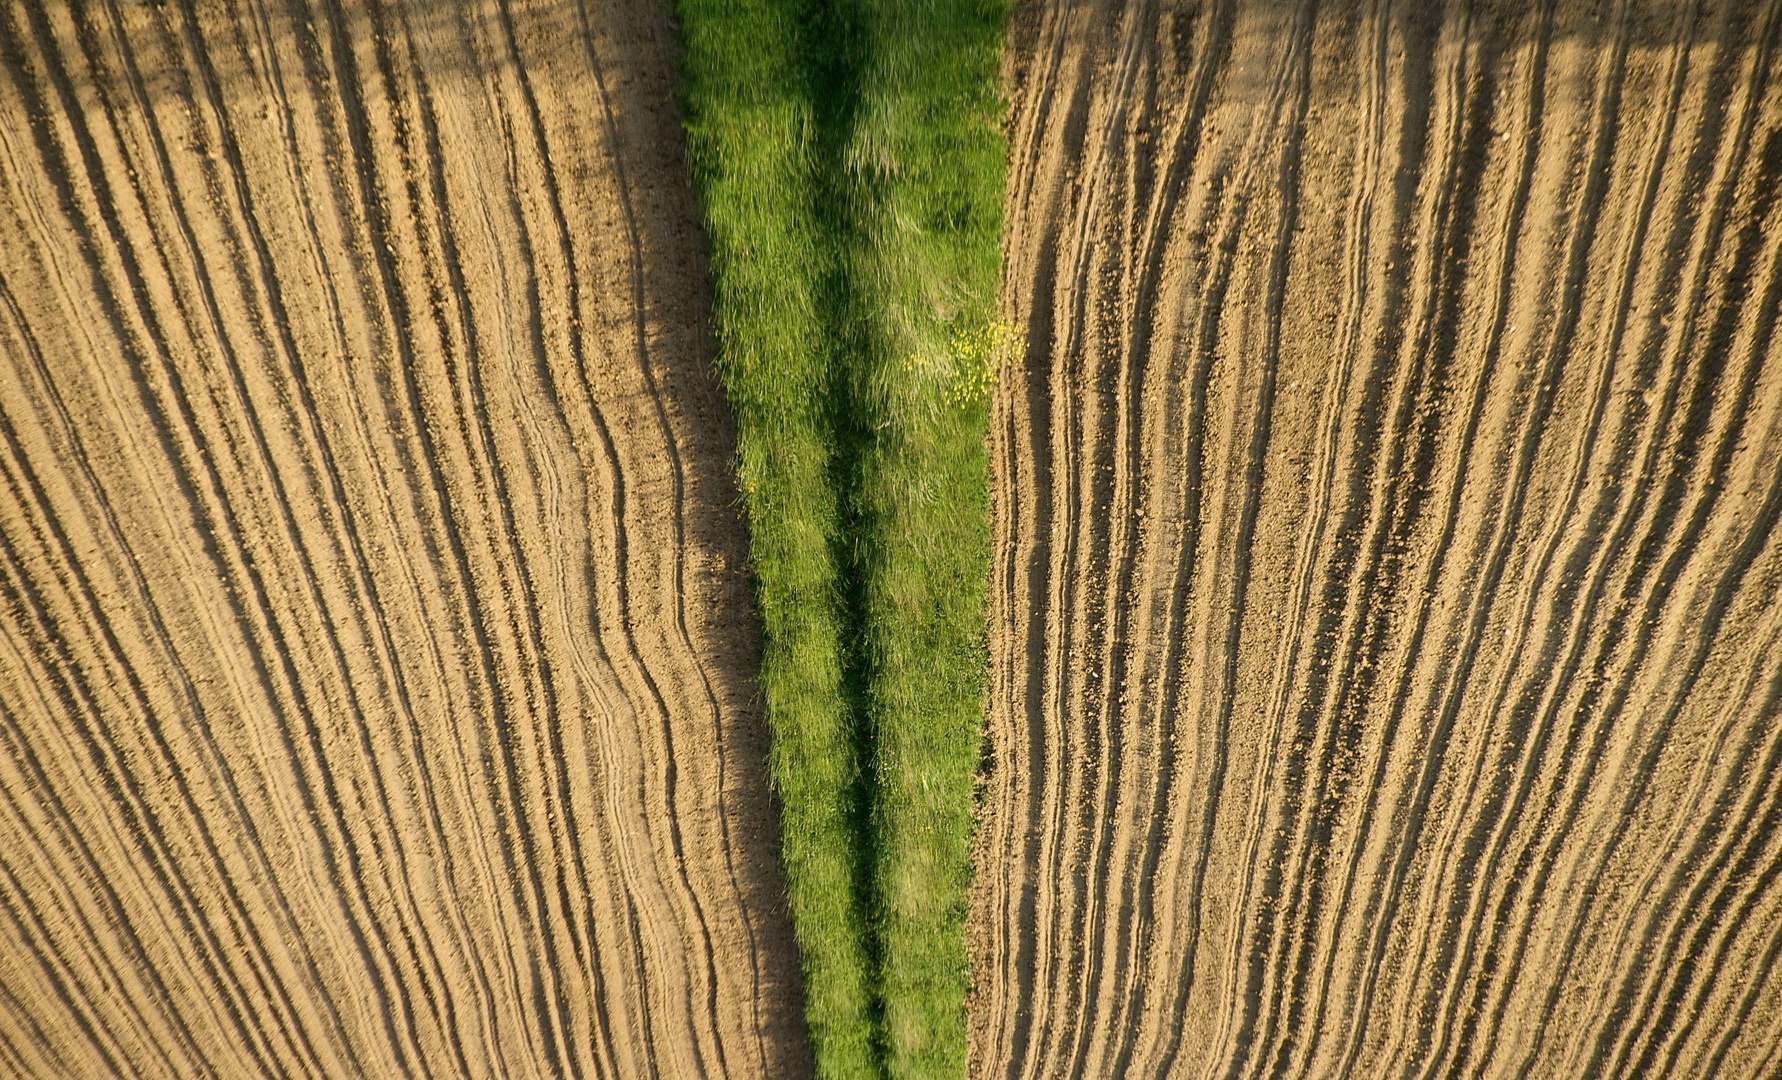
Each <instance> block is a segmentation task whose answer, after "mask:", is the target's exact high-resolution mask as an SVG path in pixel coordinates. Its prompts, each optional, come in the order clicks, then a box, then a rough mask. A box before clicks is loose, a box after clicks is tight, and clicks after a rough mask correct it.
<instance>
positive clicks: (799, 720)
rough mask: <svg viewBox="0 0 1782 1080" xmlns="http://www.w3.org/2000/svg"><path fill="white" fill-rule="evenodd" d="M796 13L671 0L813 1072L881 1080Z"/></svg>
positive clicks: (827, 257)
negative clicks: (729, 415) (708, 253)
mask: <svg viewBox="0 0 1782 1080" xmlns="http://www.w3.org/2000/svg"><path fill="white" fill-rule="evenodd" d="M806 7H807V5H805V4H802V3H797V2H786V0H682V3H681V5H680V14H681V23H682V34H683V40H684V43H685V49H686V52H685V59H684V65H685V82H684V91H683V92H684V107H685V110H686V125H687V133H688V140H687V141H688V156H689V161H690V164H691V167H692V170H693V175H694V178H695V181H696V184H697V188H698V191H699V195H700V200H701V203H702V206H703V209H704V213H705V221H706V227H707V230H708V231H709V233H710V237H711V244H712V273H713V282H714V291H713V316H714V321H715V324H716V329H717V334H718V346H719V355H718V364H719V370H720V373H721V375H722V376H723V379H724V384H725V387H726V390H727V391H728V394H729V398H730V403H731V409H732V411H733V413H734V415H735V419H736V430H737V471H738V476H739V479H740V480H741V484H742V488H743V497H744V500H745V504H746V509H747V515H748V522H749V542H750V560H751V563H752V566H753V570H754V577H755V598H756V604H757V606H758V607H759V609H760V613H761V620H762V636H763V655H762V670H761V686H762V693H763V695H764V697H765V698H766V704H767V712H768V718H769V722H770V724H771V726H772V731H773V743H772V747H773V748H772V762H771V767H772V773H773V781H774V786H775V790H776V792H777V794H778V796H779V799H780V805H781V810H780V814H781V863H782V866H783V867H784V870H785V875H786V884H787V891H788V896H789V902H790V905H791V909H792V917H793V928H794V932H795V934H796V936H797V940H798V947H799V952H800V956H801V964H802V968H803V973H804V983H805V1015H806V1017H807V1019H808V1021H809V1026H810V1033H811V1047H812V1051H813V1053H814V1055H815V1057H816V1063H817V1070H818V1074H819V1075H820V1076H822V1077H825V1078H833V1080H855V1078H859V1080H866V1078H869V1077H875V1076H877V1075H879V1069H878V1066H877V1063H876V1060H875V1058H876V1054H875V1041H876V1040H875V1038H874V1010H873V1002H872V986H871V978H870V973H869V970H868V965H867V948H866V947H867V934H866V926H865V921H864V918H863V912H862V911H861V906H860V900H859V883H860V881H861V879H862V877H863V876H864V867H862V866H861V859H862V851H861V838H860V833H859V827H858V819H859V816H860V814H859V807H858V806H857V802H858V786H859V780H860V776H859V772H860V768H859V764H858V753H857V748H856V746H855V741H856V738H857V733H856V730H855V724H854V722H853V719H852V713H853V711H854V710H853V708H852V707H851V705H850V702H849V695H848V693H847V692H846V687H845V686H844V682H843V676H844V669H843V662H844V648H843V645H844V642H845V641H846V640H847V633H848V632H847V623H848V621H849V620H848V619H847V618H846V612H845V610H844V604H843V596H842V583H841V578H840V574H839V573H838V566H837V559H838V551H839V550H841V549H840V543H841V537H840V509H841V508H840V505H839V500H838V496H837V493H836V489H835V486H834V483H833V479H832V471H833V469H834V468H835V467H836V454H837V450H838V445H837V437H836V434H835V405H836V387H835V386H834V384H833V380H832V379H831V376H830V358H831V354H832V348H831V344H830V341H829V336H828V334H827V332H826V328H825V326H824V325H823V322H822V321H821V320H820V319H819V317H818V300H819V295H820V293H821V292H822V290H823V289H824V288H825V287H826V286H825V281H826V280H827V279H828V278H829V277H831V276H832V275H833V269H834V251H833V245H832V244H831V243H829V242H827V241H826V240H824V239H823V234H822V233H820V231H819V229H818V227H817V224H816V222H815V219H814V218H813V216H812V215H813V212H814V209H815V204H816V191H815V188H814V186H813V185H814V184H815V182H816V181H815V173H814V172H813V162H812V161H811V148H812V145H813V140H814V137H815V133H816V129H815V121H814V115H813V108H812V101H811V91H810V84H809V80H808V76H807V73H806V70H805V65H804V64H803V63H802V60H801V57H800V55H799V51H798V50H799V34H800V26H801V24H802V23H803V22H804V21H805V19H806V18H807V16H808V12H807V10H806Z"/></svg>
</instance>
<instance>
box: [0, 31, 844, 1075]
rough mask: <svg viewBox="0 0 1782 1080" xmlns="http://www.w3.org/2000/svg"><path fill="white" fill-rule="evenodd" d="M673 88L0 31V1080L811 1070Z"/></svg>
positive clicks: (662, 78)
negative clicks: (8, 1079)
mask: <svg viewBox="0 0 1782 1080" xmlns="http://www.w3.org/2000/svg"><path fill="white" fill-rule="evenodd" d="M673 42H674V34H673V28H672V26H671V25H670V24H669V22H668V19H667V16H666V14H665V9H664V7H663V6H662V5H660V4H657V3H655V2H653V0H613V2H610V3H600V4H586V5H579V4H577V3H574V2H572V0H478V2H474V3H457V2H452V3H446V2H443V0H409V2H391V3H378V2H367V3H357V2H349V3H341V2H337V0H317V2H316V3H314V4H306V3H305V2H303V0H291V2H288V3H287V2H276V3H263V2H259V0H246V2H240V3H233V2H225V0H164V2H163V0H154V2H148V3H139V2H134V0H131V2H117V0H66V2H63V0H56V2H50V3H42V2H40V0H5V2H4V3H0V605H3V612H4V613H3V615H0V744H3V746H4V749H0V1075H8V1076H20V1077H27V1076H28V1077H34V1078H36V1077H64V1076H65V1077H97V1076H112V1075H118V1076H125V1075H128V1076H139V1077H163V1076H164V1077H176V1076H177V1077H203V1076H213V1077H224V1078H233V1077H246V1076H262V1075H264V1076H282V1077H329V1078H335V1077H349V1076H374V1077H392V1076H415V1077H419V1076H432V1077H451V1076H463V1077H472V1076H475V1077H484V1076H489V1077H511V1078H514V1080H519V1078H530V1077H538V1076H572V1077H595V1076H604V1077H622V1076H625V1077H628V1076H674V1077H691V1076H724V1075H736V1076H773V1077H784V1076H799V1075H804V1074H808V1071H809V1068H810V1066H809V1059H808V1056H807V1052H806V1049H805V1036H804V1030H803V1021H802V1019H801V1017H800V1001H799V991H798V985H797V981H796V980H797V959H796V954H795V952H794V950H793V946H792V941H791V935H790V931H789V926H788V923H787V920H786V916H785V913H784V911H783V909H782V906H781V885H780V883H779V882H778V880H777V870H776V867H775V861H774V858H775V855H774V842H775V841H774V837H775V833H776V825H775V819H774V816H773V812H772V808H771V806H770V803H769V801H768V791H767V784H766V775H765V764H764V760H765V737H766V736H765V729H764V725H763V722H762V718H761V716H760V715H759V712H758V709H757V706H756V704H755V702H754V689H753V684H752V677H753V671H754V668H755V663H756V650H757V642H756V637H755V630H754V624H753V617H752V615H751V613H750V611H749V607H748V598H747V594H746V591H745V586H744V573H743V567H744V556H745V552H744V548H743V537H742V533H741V530H740V526H739V523H738V521H737V519H736V517H735V512H734V508H735V506H736V495H735V492H734V491H733V489H732V487H731V484H732V481H731V479H730V472H729V456H730V453H731V445H730V432H729V428H728V423H729V420H728V417H727V414H726V412H725V410H724V408H723V404H722V398H721V396H720V394H719V392H718V390H717V389H716V387H715V386H714V384H713V381H712V378H711V375H710V370H709V365H710V352H709V342H708V327H707V324H706V318H707V311H708V309H709V301H708V297H707V293H706V284H705V264H704V253H703V251H704V249H703V243H704V242H703V239H702V237H701V236H700V234H699V232H698V230H697V226H696V223H697V217H696V210H695V206H694V204H693V201H692V197H691V193H690V191H689V187H688V182H687V179H686V170H685V167H684V165H683V163H682V162H681V160H680V157H679V152H680V151H679V147H680V142H681V138H680V128H679V121H678V118H677V116H676V113H675V111H674V108H673V92H674V80H675V70H674V55H673Z"/></svg>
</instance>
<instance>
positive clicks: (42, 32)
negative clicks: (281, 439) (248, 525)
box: [27, 11, 394, 1025]
mask: <svg viewBox="0 0 1782 1080" xmlns="http://www.w3.org/2000/svg"><path fill="white" fill-rule="evenodd" d="M27 16H28V17H30V18H32V25H33V27H34V29H35V31H36V32H37V34H38V39H39V40H40V41H49V40H51V37H50V31H49V30H48V28H47V27H46V26H45V24H44V17H43V15H42V13H41V12H39V11H27ZM46 55H48V56H50V57H51V59H52V61H53V50H52V51H50V52H48V53H46ZM49 77H50V78H51V80H52V82H54V83H55V84H56V92H57V93H58V95H59V97H60V99H61V100H62V101H63V102H68V101H70V100H71V95H72V85H71V80H70V77H69V75H68V74H67V73H66V72H65V71H61V70H60V69H58V68H56V67H55V66H54V64H53V63H52V64H51V66H50V70H49ZM72 127H73V130H72V136H73V138H74V139H75V141H76V149H77V152H78V153H79V154H80V156H81V160H82V162H83V171H84V175H85V176H86V177H87V178H88V179H89V180H90V181H92V182H93V187H92V189H91V190H92V191H93V194H94V195H95V200H96V204H97V209H98V212H99V214H100V215H101V216H102V218H103V219H104V221H105V223H106V224H105V226H104V230H105V231H106V232H108V233H109V234H110V235H111V236H113V237H118V236H120V235H121V225H120V219H119V217H118V212H117V206H116V204H115V203H113V202H112V201H111V199H110V196H109V192H110V188H109V185H107V184H106V182H105V180H104V177H103V172H102V166H101V165H100V164H99V162H98V159H97V154H98V151H97V148H96V144H95V143H94V141H93V136H92V133H91V132H90V131H88V130H86V129H85V128H83V127H82V126H81V125H80V124H79V123H75V124H73V125H72ZM68 190H69V189H68V188H66V187H65V188H64V191H68ZM66 198H67V199H68V202H67V204H66V205H68V206H69V207H70V208H71V209H72V206H73V196H72V195H68V196H66ZM76 213H77V214H78V211H76ZM75 220H77V221H78V220H79V218H78V217H77V218H76V219H75ZM118 254H119V256H120V258H119V263H120V272H121V273H123V274H124V275H125V277H126V280H127V283H128V284H129V286H130V288H129V292H130V293H131V294H132V295H134V296H135V297H136V298H137V299H138V303H137V305H136V306H135V311H136V313H137V315H138V316H139V317H140V322H139V326H140V327H141V332H142V333H143V334H144V335H145V336H146V337H147V339H148V342H149V349H148V350H147V351H145V352H144V353H142V354H138V357H137V359H138V362H139V363H141V364H145V365H146V364H151V363H152V361H150V360H149V357H150V356H152V355H157V354H158V355H159V356H160V357H161V358H162V360H163V361H165V359H166V358H167V357H168V355H169V353H168V344H167V341H168V338H167V336H166V330H165V328H164V327H163V326H162V324H161V323H160V322H159V321H158V320H157V319H156V317H155V316H154V315H153V314H152V312H150V311H149V310H148V309H147V308H146V307H145V306H143V302H142V298H143V297H145V295H146V289H145V287H144V283H143V278H142V274H143V272H144V271H143V268H142V265H141V264H140V263H138V262H137V261H136V260H135V259H134V258H133V257H132V255H131V253H130V251H129V250H128V249H127V246H126V247H123V248H120V249H119V250H118ZM103 273H104V271H102V270H99V269H98V268H97V266H95V281H96V282H97V281H99V280H101V279H100V278H99V277H98V275H100V274H103ZM101 295H105V294H104V293H102V294H101ZM114 310H115V308H114ZM119 325H120V326H121V325H122V324H121V323H119ZM136 371H137V378H138V379H139V380H142V381H140V382H139V384H138V387H137V390H138V393H139V394H140V395H152V394H155V393H156V392H157V391H156V390H155V389H153V388H152V387H151V386H150V385H149V384H148V381H147V380H148V379H150V378H152V377H153V375H152V374H149V373H158V374H160V375H161V376H163V377H166V378H168V379H169V380H170V382H171V386H172V388H173V403H174V405H175V409H174V412H175V413H176V414H177V415H178V421H177V423H178V424H179V427H178V428H177V429H176V428H175V427H174V426H172V425H173V422H174V421H173V418H172V417H169V416H168V414H167V413H166V412H164V411H163V410H162V408H161V406H160V405H159V403H158V402H157V401H155V400H154V399H153V398H148V397H144V398H143V405H144V407H145V408H146V409H147V410H148V412H149V414H150V416H151V417H153V418H155V422H156V424H157V426H158V428H159V438H160V439H161V440H162V442H163V445H166V446H170V447H171V446H173V445H176V440H177V439H178V435H177V433H176V432H177V431H183V432H184V433H185V434H186V435H187V436H188V437H196V441H195V442H188V443H187V445H188V446H192V447H193V449H192V450H190V451H186V452H184V456H186V457H187V458H188V459H196V460H206V461H208V450H207V448H206V446H205V443H204V441H203V440H202V437H201V436H197V435H196V430H195V427H194V424H195V420H194V418H193V416H192V413H191V410H190V407H189V404H188V402H187V401H186V399H185V398H184V397H183V395H181V394H180V392H179V389H178V387H179V385H180V384H179V381H178V378H177V376H176V375H174V374H172V373H171V372H169V371H168V370H167V369H166V368H165V366H161V367H160V368H159V370H158V372H157V369H156V368H153V367H138V368H137V369H136ZM175 453H176V454H178V453H180V452H178V451H176V452H175ZM219 490H220V480H219V478H218V476H217V474H216V472H215V471H214V469H211V470H210V471H209V475H208V476H207V477H206V482H205V483H203V484H195V485H192V486H189V487H188V488H187V490H186V494H187V498H188V505H189V506H191V507H192V510H193V512H194V514H195V518H194V520H195V521H196V522H197V523H198V527H199V529H200V530H201V532H203V533H204V534H205V535H208V536H212V537H215V536H216V535H217V530H216V527H215V525H214V524H211V522H213V521H215V520H217V517H216V516H215V514H216V512H215V511H214V510H212V509H211V508H208V507H204V506H203V505H201V504H202V502H203V501H204V495H205V494H206V493H209V494H211V495H212V496H213V497H214V496H215V495H216V494H217V493H218V492H219ZM221 516H222V520H224V522H225V530H224V531H225V533H226V534H227V535H230V536H232V537H233V538H235V540H236V547H235V550H236V551H237V552H240V551H242V550H243V548H242V547H241V546H240V535H241V534H240V530H239V527H238V526H236V525H234V523H233V521H232V518H231V516H230V515H229V514H228V513H227V512H226V511H224V512H223V513H222V515H221ZM211 558H212V561H213V563H214V564H215V565H217V566H218V568H219V570H220V572H221V576H222V577H223V578H224V580H229V579H230V578H232V577H234V578H235V580H240V577H236V575H238V574H239V575H241V576H243V577H246V578H247V579H248V581H247V582H246V585H247V588H248V590H249V591H250V592H251V593H253V596H254V606H255V608H257V610H258V612H259V614H260V616H261V617H262V618H264V617H265V616H266V613H267V611H268V608H267V606H266V599H265V593H264V582H263V580H262V579H260V578H259V576H258V575H257V574H256V573H254V572H253V570H252V568H251V567H248V568H247V569H246V573H245V574H243V573H242V571H241V569H239V567H240V565H241V564H240V563H239V562H238V563H237V564H236V566H237V569H234V570H230V569H224V566H225V564H224V563H223V561H222V559H223V556H222V554H221V553H219V552H215V551H214V550H213V552H212V555H211ZM230 606H231V611H230V613H229V614H227V615H225V616H224V618H225V619H227V620H229V621H233V622H235V623H236V625H238V626H240V627H241V628H242V632H243V635H244V637H245V638H246V639H247V640H248V641H253V640H254V638H255V637H256V636H257V627H256V621H255V620H254V619H253V618H252V617H251V616H250V615H249V613H248V612H247V611H246V610H244V609H243V608H242V607H241V606H240V605H239V603H238V602H236V603H232V604H231V605H230ZM263 628H264V624H263V623H262V624H260V626H259V628H258V629H263ZM273 633H274V636H275V637H276V631H273ZM250 647H252V646H250ZM270 655H274V656H276V655H281V654H279V653H278V650H277V646H276V644H275V645H274V646H273V647H272V649H271V652H270ZM254 663H255V668H256V678H257V679H258V681H259V682H260V684H261V686H262V687H263V688H264V689H265V690H266V691H267V693H268V694H269V696H270V697H271V698H272V699H273V700H277V699H278V698H279V696H280V695H279V691H278V689H277V684H278V683H279V682H282V683H283V685H284V686H285V687H286V688H287V689H290V690H293V691H294V692H296V694H297V697H296V698H295V700H294V701H293V705H294V707H295V709H296V710H297V714H298V715H299V716H300V717H304V716H306V713H305V706H304V705H303V703H302V695H301V691H300V690H297V689H296V683H295V678H294V673H293V672H292V671H291V669H290V667H289V665H288V663H287V664H285V665H282V667H281V666H280V665H278V664H277V662H276V661H275V662H274V664H273V666H272V667H269V666H267V663H266V661H265V660H264V659H257V660H256V661H255V662H254ZM275 669H276V670H278V672H279V675H282V677H283V678H282V680H281V679H278V678H276V677H275V676H274V674H273V672H274V670H275ZM303 722H304V723H305V724H306V726H307V730H306V732H305V733H304V737H303V739H301V740H299V741H307V742H308V743H309V744H310V747H311V748H312V749H313V748H314V745H315V741H316V738H317V732H316V730H315V727H314V723H313V717H307V718H306V719H305V720H304V721H303ZM284 738H285V739H286V741H287V744H288V745H290V746H292V748H293V749H294V747H295V745H297V743H296V742H292V736H291V734H290V733H288V732H287V733H286V734H285V736H284ZM295 781H296V785H297V788H298V794H299V797H300V799H301V800H302V802H303V804H304V805H306V806H313V805H314V802H313V795H312V793H311V791H312V788H311V785H312V783H313V781H311V780H310V779H309V778H308V777H307V776H305V775H303V774H302V773H299V774H297V775H296V777H295ZM322 785H323V788H324V792H323V793H324V796H325V797H326V798H327V800H328V802H329V804H330V807H331V809H332V812H333V816H334V820H335V824H336V826H337V827H339V826H340V816H339V802H338V798H337V796H336V795H335V794H334V792H333V791H332V790H331V789H329V788H328V786H327V778H326V776H325V775H324V776H323V777H322ZM325 851H326V849H325ZM323 872H324V873H325V874H327V875H328V877H329V878H331V879H333V880H335V881H338V880H340V871H339V868H338V866H337V864H336V863H335V861H334V860H333V858H332V855H331V853H328V854H326V855H325V857H324V868H323ZM347 921H348V924H349V928H348V934H347V937H348V939H349V940H350V941H351V942H352V944H350V945H349V946H348V947H349V948H351V949H358V950H363V949H364V948H365V940H364V938H363V937H362V935H361V933H360V930H359V928H358V926H357V924H356V922H355V921H354V919H353V918H352V917H350V916H349V917H348V920H347ZM362 955H366V956H368V955H369V954H365V953H362ZM383 1011H384V1016H385V1020H386V1022H387V1023H389V1024H392V1025H393V1023H394V1019H393V1017H391V1016H390V1015H389V1011H388V1006H387V1004H386V1005H384V1006H383Z"/></svg>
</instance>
